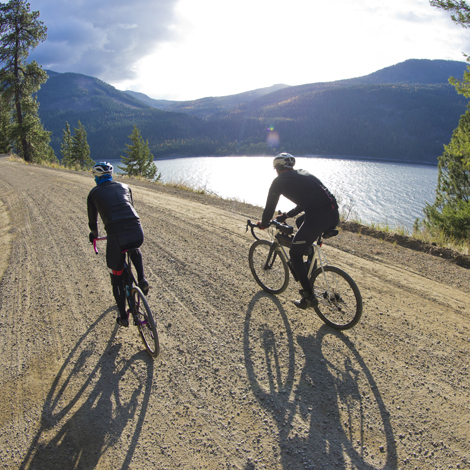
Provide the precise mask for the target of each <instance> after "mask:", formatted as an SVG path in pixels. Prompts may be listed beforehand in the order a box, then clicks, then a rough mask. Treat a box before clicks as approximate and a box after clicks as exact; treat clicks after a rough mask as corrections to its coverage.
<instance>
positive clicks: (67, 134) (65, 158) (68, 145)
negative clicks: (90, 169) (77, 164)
mask: <svg viewBox="0 0 470 470" xmlns="http://www.w3.org/2000/svg"><path fill="white" fill-rule="evenodd" d="M63 133H64V135H63V138H62V144H61V145H60V154H61V155H62V165H64V166H73V162H72V133H71V131H70V125H69V123H68V122H67V121H65V129H64V130H63Z"/></svg>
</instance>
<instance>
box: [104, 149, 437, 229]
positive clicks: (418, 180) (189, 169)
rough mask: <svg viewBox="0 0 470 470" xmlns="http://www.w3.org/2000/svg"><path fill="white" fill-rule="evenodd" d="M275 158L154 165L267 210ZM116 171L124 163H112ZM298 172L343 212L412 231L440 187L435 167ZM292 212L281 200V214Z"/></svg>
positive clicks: (356, 164) (387, 165)
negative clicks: (316, 184)
mask: <svg viewBox="0 0 470 470" xmlns="http://www.w3.org/2000/svg"><path fill="white" fill-rule="evenodd" d="M272 160H273V157H191V158H173V159H168V160H155V164H156V166H157V167H158V170H159V172H161V174H162V181H163V182H165V183H168V182H178V183H184V184H187V185H189V186H191V187H193V188H199V189H205V190H206V191H208V192H212V193H215V194H217V195H219V196H221V197H223V198H225V199H236V200H239V201H243V202H247V203H250V204H254V205H257V206H261V207H264V204H265V202H266V196H267V193H268V190H269V187H270V185H271V182H272V180H273V179H274V178H275V176H276V172H275V171H274V169H273V168H272ZM111 163H112V164H113V165H114V166H115V171H116V170H117V172H118V173H119V172H120V170H119V169H117V167H116V165H118V164H121V162H120V161H111ZM295 168H296V169H304V170H307V171H309V172H310V173H312V174H314V175H315V176H316V177H318V178H319V179H320V180H321V181H322V182H323V184H324V185H325V186H327V187H328V188H329V189H330V191H331V192H333V193H334V194H335V196H336V197H337V199H338V201H339V203H340V209H341V208H342V209H343V211H344V210H347V209H348V208H351V209H352V215H351V217H352V218H354V219H359V220H361V221H362V222H364V223H368V224H370V223H375V224H382V225H388V226H390V227H406V228H408V229H411V228H412V227H413V223H414V221H415V220H416V218H423V217H424V214H423V208H424V206H425V204H426V202H429V203H432V202H434V198H435V190H436V186H437V175H438V170H437V166H434V165H422V164H413V163H401V162H378V161H371V160H352V159H346V158H325V157H317V156H311V157H310V156H309V157H296V165H295ZM292 207H294V204H292V203H291V202H290V201H288V200H287V199H285V198H281V200H280V201H279V205H278V209H281V210H282V211H288V210H289V209H291V208H292Z"/></svg>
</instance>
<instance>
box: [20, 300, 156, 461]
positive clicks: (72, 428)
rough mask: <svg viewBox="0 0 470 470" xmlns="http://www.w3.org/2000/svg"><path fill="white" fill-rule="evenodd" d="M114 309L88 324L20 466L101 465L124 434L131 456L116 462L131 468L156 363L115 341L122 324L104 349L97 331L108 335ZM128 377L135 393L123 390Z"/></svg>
mask: <svg viewBox="0 0 470 470" xmlns="http://www.w3.org/2000/svg"><path fill="white" fill-rule="evenodd" d="M112 310H114V307H113V308H111V309H108V310H107V311H105V312H104V313H103V314H102V315H101V316H100V317H99V318H98V319H97V320H96V321H95V323H93V324H92V325H91V326H90V327H89V329H88V330H87V332H86V333H85V334H84V335H83V336H82V337H81V338H80V339H79V341H78V342H77V344H76V345H75V347H74V348H73V350H72V351H71V352H70V354H69V355H68V357H67V359H66V360H65V361H64V363H63V365H62V367H61V369H60V371H59V373H58V374H57V376H56V378H55V380H54V383H53V385H52V387H51V390H50V392H49V393H48V395H47V398H46V400H45V403H44V407H43V411H42V415H41V421H40V427H39V430H38V432H37V434H36V436H35V437H34V439H33V442H32V444H31V446H30V448H29V450H28V452H27V454H26V457H25V458H24V460H23V462H22V464H21V467H20V468H22V469H40V468H48V469H50V470H55V469H57V470H59V469H60V470H63V469H65V468H96V467H97V465H98V463H99V462H100V459H102V457H103V456H104V455H105V453H106V450H107V449H108V448H109V447H111V446H113V445H115V444H116V442H118V441H119V440H122V439H126V456H125V458H124V460H123V461H122V462H116V459H115V458H114V459H113V463H112V466H111V467H112V468H123V469H124V468H128V467H129V465H130V462H131V460H132V456H133V454H134V452H135V449H136V446H137V442H138V440H139V436H140V433H141V430H142V425H143V423H144V419H145V414H146V411H147V408H148V403H149V398H150V392H151V386H152V379H153V364H154V362H153V360H152V359H151V358H150V357H149V356H148V354H147V352H146V351H145V350H143V351H141V352H138V353H136V354H134V355H133V356H132V357H130V358H126V357H123V356H122V354H120V350H121V348H122V345H121V344H119V343H116V342H115V339H116V333H117V331H118V327H117V326H116V327H115V328H114V330H113V331H112V333H111V335H110V338H109V341H108V344H107V346H106V347H105V348H104V350H102V349H99V348H97V347H96V344H97V342H96V341H95V338H96V336H98V335H103V334H108V335H109V324H107V322H102V320H103V319H104V318H105V317H106V316H107V314H108V313H109V312H110V311H112ZM100 323H103V325H100ZM139 369H140V371H141V373H139ZM123 382H125V383H130V384H131V385H130V386H129V388H130V389H131V390H132V392H131V393H130V397H127V396H125V394H124V393H121V389H122V385H123ZM137 416H138V418H137V420H135V417H137ZM124 430H125V431H126V435H127V436H128V437H125V436H123V433H124ZM111 467H110V468H111Z"/></svg>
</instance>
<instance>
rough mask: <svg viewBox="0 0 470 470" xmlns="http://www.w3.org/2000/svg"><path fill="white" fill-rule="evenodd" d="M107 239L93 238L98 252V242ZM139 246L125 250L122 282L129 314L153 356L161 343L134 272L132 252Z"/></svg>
mask: <svg viewBox="0 0 470 470" xmlns="http://www.w3.org/2000/svg"><path fill="white" fill-rule="evenodd" d="M99 240H106V237H101V238H95V239H94V240H93V248H94V249H95V253H96V254H98V249H97V247H96V242H97V241H99ZM136 249H137V248H134V249H130V250H126V251H124V253H126V258H125V260H124V271H123V275H122V282H123V287H124V291H125V293H126V300H127V305H128V307H129V310H128V314H130V315H132V318H133V319H134V325H135V326H137V328H138V329H139V333H140V337H141V338H142V341H143V343H144V345H145V348H146V349H147V351H148V353H149V354H150V355H151V356H152V357H157V356H158V354H159V353H160V343H159V340H158V333H157V327H156V325H155V320H154V318H153V315H152V311H151V310H150V307H149V304H148V302H147V298H146V297H145V295H144V293H143V292H142V290H141V289H140V287H139V286H138V284H137V282H136V280H135V277H134V274H133V273H132V261H131V254H132V252H133V251H135V250H136Z"/></svg>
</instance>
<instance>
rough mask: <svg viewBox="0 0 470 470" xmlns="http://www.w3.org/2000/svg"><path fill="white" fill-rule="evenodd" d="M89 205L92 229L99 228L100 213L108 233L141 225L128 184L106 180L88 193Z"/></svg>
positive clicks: (119, 232)
mask: <svg viewBox="0 0 470 470" xmlns="http://www.w3.org/2000/svg"><path fill="white" fill-rule="evenodd" d="M87 206H88V226H89V227H90V230H97V229H98V214H99V215H100V217H101V220H102V221H103V224H104V228H105V230H106V233H107V234H108V235H119V234H122V233H127V232H132V231H133V230H135V229H136V228H138V226H139V225H140V219H139V215H138V214H137V212H136V210H135V209H134V201H133V200H132V192H131V189H130V188H129V186H127V184H124V183H119V182H117V181H106V182H104V183H101V184H99V185H98V186H95V187H94V188H93V189H92V190H91V191H90V193H89V194H88V199H87Z"/></svg>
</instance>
